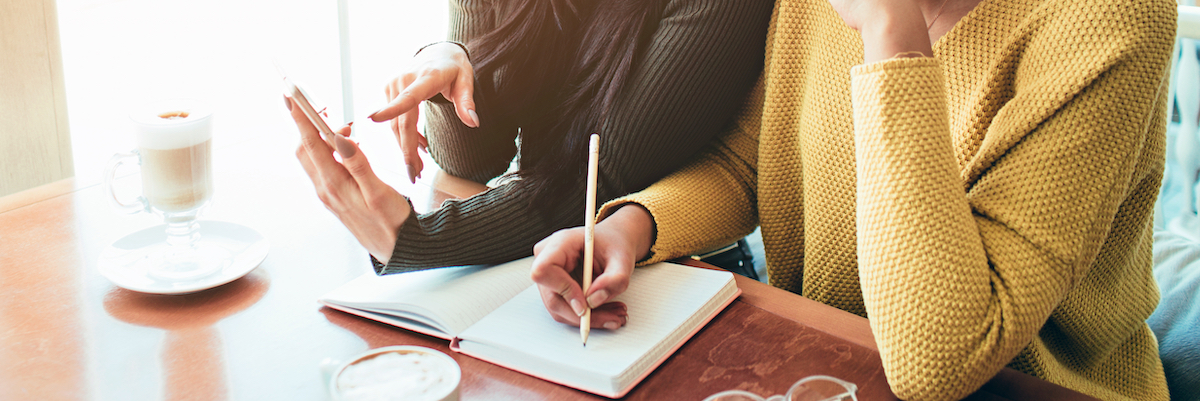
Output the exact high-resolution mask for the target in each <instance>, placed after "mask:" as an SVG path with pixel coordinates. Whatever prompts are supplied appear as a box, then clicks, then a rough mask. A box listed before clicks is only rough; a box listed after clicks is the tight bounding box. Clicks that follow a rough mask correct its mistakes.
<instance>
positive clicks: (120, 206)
mask: <svg viewBox="0 0 1200 401" xmlns="http://www.w3.org/2000/svg"><path fill="white" fill-rule="evenodd" d="M129 159H135V160H137V161H138V164H139V165H140V164H141V155H140V154H138V151H137V150H134V151H132V152H129V153H117V154H115V155H113V157H112V158H111V159H108V167H107V168H105V169H104V185H103V187H104V196H106V197H108V200H109V201H112V204H113V206H114V207H116V208H117V210H118V211H120V212H122V213H125V214H134V213H137V212H150V202H148V201H146V197H145V196H141V195H138V197H137V199H134V200H133V203H124V202H121V200H120V199H117V194H116V193H115V191H113V181H114V180H116V178H117V168H119V167H121V165H122V164H125V163H126V162H128V161H129Z"/></svg>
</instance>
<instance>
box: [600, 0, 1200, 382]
mask: <svg viewBox="0 0 1200 401" xmlns="http://www.w3.org/2000/svg"><path fill="white" fill-rule="evenodd" d="M1175 13H1176V11H1175V4H1174V2H1171V1H1169V0H984V1H983V2H982V3H981V4H979V5H978V6H977V7H976V8H975V9H974V10H973V11H972V12H971V13H970V14H968V15H967V16H966V17H965V18H963V19H962V20H961V21H960V22H959V23H958V24H957V25H956V26H955V27H954V28H953V29H952V30H951V31H950V32H949V33H948V34H946V35H945V36H944V37H942V38H941V39H940V40H939V41H938V42H937V43H936V45H935V46H934V53H935V55H936V57H935V58H916V59H912V58H910V59H893V60H886V61H882V62H878V63H873V64H869V65H858V64H861V63H862V54H863V53H862V52H863V50H862V41H861V39H860V37H859V35H858V33H857V32H855V31H853V30H851V29H849V28H848V27H846V25H845V24H844V23H843V22H842V20H841V19H840V18H839V17H838V15H837V14H836V13H835V12H834V11H833V9H832V8H831V6H830V5H829V3H828V1H827V0H781V1H779V2H778V3H777V5H776V10H775V15H774V17H773V20H772V28H771V31H770V33H769V35H768V43H767V59H766V71H765V72H764V75H763V77H762V78H760V82H759V84H758V86H757V88H756V89H755V91H754V93H753V94H752V96H751V98H750V99H749V100H748V102H747V104H746V106H745V107H744V110H743V111H742V112H741V114H740V116H739V118H738V121H737V123H736V124H734V126H732V127H731V129H730V131H729V133H727V134H725V135H724V136H723V137H722V138H721V139H720V140H718V141H716V142H715V143H714V144H713V145H712V146H711V147H710V149H709V150H708V151H707V152H706V153H705V154H704V155H702V156H700V157H699V158H698V160H696V161H694V162H693V163H691V164H690V165H689V166H688V167H685V168H684V169H683V170H681V171H679V172H677V173H675V174H673V175H671V176H669V177H667V178H665V179H664V180H663V181H660V182H659V183H657V184H655V185H654V186H652V187H650V188H649V189H647V190H645V191H643V192H640V193H637V194H633V195H630V196H629V197H626V198H623V199H619V200H616V201H613V202H610V203H609V204H608V205H606V206H605V208H604V209H603V210H602V211H601V214H602V215H607V214H609V213H611V212H612V211H613V210H615V208H616V207H617V206H619V205H621V204H624V203H627V202H636V203H639V204H641V205H643V206H645V207H646V208H647V209H648V210H650V212H651V213H652V214H653V216H654V219H655V222H656V224H657V237H656V239H655V243H654V246H653V248H652V252H653V254H652V258H651V260H649V261H647V262H655V261H660V260H664V259H671V258H675V257H679V256H682V255H687V254H689V253H691V252H695V251H697V250H701V249H709V248H712V247H714V246H717V245H719V244H723V243H729V242H731V241H733V240H734V239H736V238H739V237H741V236H743V235H745V234H747V233H749V232H750V231H751V230H753V228H754V227H755V225H756V224H759V222H760V221H761V226H762V233H763V241H764V243H765V244H766V251H767V266H768V271H769V274H770V279H771V284H772V285H775V286H777V287H781V288H784V289H787V290H790V291H794V292H798V293H801V294H803V295H804V296H806V297H809V298H812V299H814V300H817V301H820V302H824V303H827V304H829V305H833V306H836V307H838V308H841V309H843V310H846V311H850V312H853V313H857V314H860V315H864V316H868V317H869V318H870V321H871V329H872V331H873V333H874V335H875V339H876V341H877V342H878V345H879V349H880V353H881V355H882V358H883V365H884V369H885V371H886V373H887V377H888V382H889V383H890V384H891V386H892V389H893V391H895V392H896V394H897V395H899V396H900V397H901V398H905V399H914V400H917V399H937V400H940V399H957V398H961V397H963V396H965V395H967V394H969V393H971V392H973V391H975V390H976V389H978V388H979V387H980V386H981V385H982V384H983V383H984V382H986V381H987V380H989V379H990V378H991V377H992V376H993V375H995V373H996V372H997V371H999V370H1000V369H1001V368H1002V367H1004V366H1005V365H1007V366H1011V367H1013V368H1015V369H1018V370H1020V371H1024V372H1026V373H1029V374H1032V375H1034V376H1037V377H1041V378H1043V379H1046V380H1049V381H1051V382H1054V383H1058V384H1060V385H1063V386H1066V387H1069V388H1073V389H1076V390H1078V391H1081V392H1084V393H1087V394H1090V395H1092V396H1095V397H1099V398H1102V399H1115V400H1122V399H1137V400H1152V399H1166V398H1167V397H1168V393H1167V389H1166V383H1165V381H1164V379H1163V371H1162V364H1161V362H1160V361H1159V358H1158V352H1157V344H1156V342H1155V339H1154V337H1153V335H1152V334H1151V332H1150V329H1149V328H1148V327H1147V326H1146V323H1145V320H1146V318H1147V316H1149V315H1150V313H1151V312H1152V311H1153V310H1154V307H1155V305H1156V304H1157V302H1158V289H1157V287H1156V286H1155V283H1154V280H1153V278H1152V277H1151V272H1150V268H1151V253H1150V250H1151V249H1150V247H1151V241H1152V237H1151V224H1152V221H1151V220H1152V205H1153V203H1154V200H1155V197H1156V196H1157V192H1158V188H1159V182H1160V179H1161V177H1162V171H1163V154H1164V149H1163V146H1164V145H1163V144H1164V131H1165V124H1166V119H1165V111H1166V80H1165V76H1166V72H1167V66H1168V57H1169V53H1170V51H1171V48H1172V42H1173V40H1174V39H1173V38H1174V33H1175ZM856 65H858V66H856Z"/></svg>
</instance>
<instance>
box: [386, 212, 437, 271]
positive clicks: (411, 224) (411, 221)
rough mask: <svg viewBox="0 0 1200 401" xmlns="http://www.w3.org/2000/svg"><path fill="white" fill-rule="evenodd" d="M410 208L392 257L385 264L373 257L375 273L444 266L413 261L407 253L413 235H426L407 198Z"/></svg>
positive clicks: (393, 248)
mask: <svg viewBox="0 0 1200 401" xmlns="http://www.w3.org/2000/svg"><path fill="white" fill-rule="evenodd" d="M405 201H407V202H408V209H409V210H410V211H411V212H410V213H409V214H408V219H406V220H404V224H401V225H400V230H398V231H397V232H396V244H395V245H394V246H393V247H392V257H391V259H389V260H388V263H387V264H386V265H385V264H383V263H381V262H380V261H379V260H378V259H375V257H374V256H372V257H371V265H372V266H373V267H374V268H375V274H378V275H380V276H382V275H387V274H397V273H408V272H415V271H421V270H429V269H436V268H438V267H444V266H429V265H420V264H416V263H413V262H412V261H411V260H409V258H407V257H406V256H405V255H406V254H405V252H404V251H405V250H406V249H405V248H409V247H412V244H413V243H414V242H415V241H412V239H413V237H424V236H425V230H424V228H423V227H421V221H420V220H419V219H418V218H417V212H416V211H415V210H414V209H413V207H412V201H411V200H408V199H407V198H406V199H405Z"/></svg>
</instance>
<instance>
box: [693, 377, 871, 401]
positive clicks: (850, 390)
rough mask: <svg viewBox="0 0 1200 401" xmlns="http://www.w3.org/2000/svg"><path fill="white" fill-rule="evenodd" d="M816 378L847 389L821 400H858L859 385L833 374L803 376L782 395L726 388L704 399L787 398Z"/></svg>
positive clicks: (765, 399) (771, 399) (765, 400)
mask: <svg viewBox="0 0 1200 401" xmlns="http://www.w3.org/2000/svg"><path fill="white" fill-rule="evenodd" d="M815 380H826V381H830V382H833V383H836V384H838V385H840V386H842V388H843V389H845V390H846V391H845V392H843V393H839V394H837V395H834V396H831V397H828V398H825V399H822V400H819V401H829V400H838V399H841V398H844V397H845V396H846V395H849V396H850V400H851V401H858V385H856V384H854V383H851V382H848V381H845V380H842V379H839V378H836V377H833V376H826V375H812V376H806V377H803V378H801V379H800V380H797V381H796V382H795V383H793V384H792V386H791V387H788V390H787V392H785V393H783V394H782V395H781V394H776V395H772V396H770V397H766V398H763V397H762V396H760V395H758V394H754V393H751V392H749V391H745V390H725V391H722V392H719V393H716V394H713V395H710V396H708V397H707V398H705V399H704V401H709V400H714V399H718V398H720V397H725V396H734V395H741V396H748V397H751V398H757V399H761V400H764V401H778V400H787V399H788V398H789V397H791V395H792V392H793V391H796V389H797V388H799V387H801V386H804V385H805V384H806V383H809V382H812V381H815Z"/></svg>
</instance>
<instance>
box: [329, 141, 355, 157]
mask: <svg viewBox="0 0 1200 401" xmlns="http://www.w3.org/2000/svg"><path fill="white" fill-rule="evenodd" d="M333 142H334V144H336V145H337V152H338V154H340V155H342V158H343V159H345V158H350V157H354V155H356V154H358V151H357V150H355V149H354V144H352V143H350V140H349V139H346V137H344V136H341V135H334V136H333Z"/></svg>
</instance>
